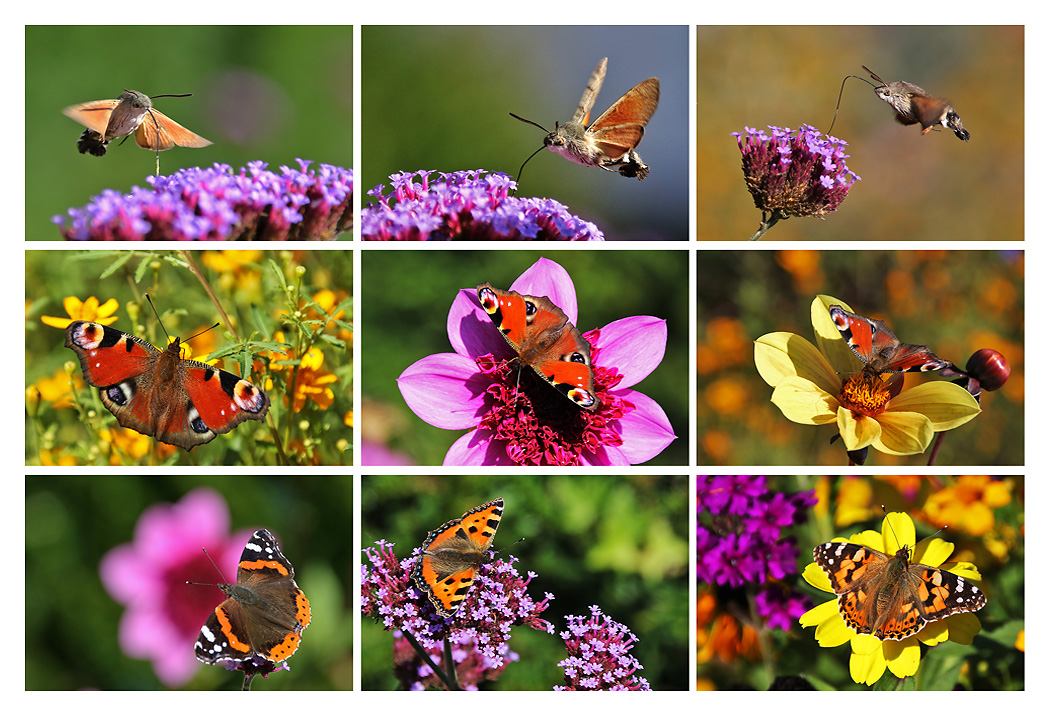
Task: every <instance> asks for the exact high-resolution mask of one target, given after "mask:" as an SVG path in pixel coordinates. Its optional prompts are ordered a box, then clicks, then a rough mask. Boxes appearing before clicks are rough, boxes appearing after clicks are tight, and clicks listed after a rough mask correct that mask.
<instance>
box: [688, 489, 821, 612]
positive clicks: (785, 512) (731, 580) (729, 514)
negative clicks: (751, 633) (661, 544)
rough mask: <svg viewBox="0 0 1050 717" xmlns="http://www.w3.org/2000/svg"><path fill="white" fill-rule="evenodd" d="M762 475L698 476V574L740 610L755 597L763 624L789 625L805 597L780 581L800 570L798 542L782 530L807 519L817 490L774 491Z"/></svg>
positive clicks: (806, 603) (804, 603) (806, 606)
mask: <svg viewBox="0 0 1050 717" xmlns="http://www.w3.org/2000/svg"><path fill="white" fill-rule="evenodd" d="M768 483H769V481H768V479H767V478H766V476H748V475H700V476H697V477H696V514H697V525H696V577H697V581H698V582H701V583H707V584H709V585H720V586H723V587H726V586H727V587H728V588H730V590H723V591H722V593H721V594H722V596H723V598H724V599H725V600H728V601H733V600H736V601H738V602H739V603H741V605H740V609H741V610H744V611H746V609H747V608H746V607H745V606H750V605H751V604H752V600H751V599H747V598H746V597H742V596H738V594H737V592H736V591H741V590H743V591H744V593H745V594H746V595H750V596H751V597H752V598H753V604H754V606H755V608H756V610H757V612H758V616H759V617H761V618H763V619H764V620H765V623H766V626H767V627H769V628H773V629H780V630H789V629H790V628H791V626H792V625H794V624H795V620H797V619H798V618H799V617H800V616H801V615H802V613H804V612H806V610H808V609H809V605H810V603H809V599H808V598H807V597H806V596H805V595H803V594H802V593H799V592H797V591H795V590H789V589H787V588H785V587H784V586H783V585H782V583H781V582H780V581H783V580H785V578H788V579H790V578H791V577H793V576H794V575H796V574H797V573H798V558H799V551H798V546H797V545H796V543H795V539H794V537H793V536H790V535H784V534H783V533H784V531H787V530H789V529H791V528H792V527H793V526H795V525H800V524H802V523H804V522H805V520H806V513H807V511H808V509H809V508H810V507H812V506H813V505H815V504H816V502H817V497H816V492H815V491H812V490H810V491H803V492H798V493H783V492H773V491H772V490H771V488H770V487H769V485H768Z"/></svg>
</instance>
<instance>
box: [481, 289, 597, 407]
mask: <svg viewBox="0 0 1050 717" xmlns="http://www.w3.org/2000/svg"><path fill="white" fill-rule="evenodd" d="M478 299H479V300H480V301H481V306H482V308H483V309H485V312H486V313H487V314H488V315H489V318H490V319H492V322H493V323H494V324H495V325H496V328H497V329H498V330H499V332H500V334H501V335H502V336H503V338H504V339H506V341H507V343H508V344H509V345H510V347H511V348H512V349H514V350H515V351H516V352H517V354H518V360H519V361H520V362H521V363H522V364H523V365H526V366H529V367H530V368H532V370H533V371H535V372H536V373H537V374H538V375H539V376H540V378H542V379H543V380H544V381H546V382H547V383H549V384H550V385H552V386H554V388H556V389H557V390H558V391H560V392H561V393H562V394H564V395H565V396H566V397H568V398H569V400H571V401H573V402H574V403H576V404H577V405H578V406H580V407H581V408H585V409H587V410H589V411H593V410H595V409H597V408H598V406H599V405H600V402H599V400H598V397H597V395H595V393H594V371H593V369H592V367H591V345H590V344H589V343H587V341H586V339H584V338H583V334H581V333H580V331H579V329H577V328H576V327H575V326H573V325H572V324H570V323H569V319H568V317H567V316H566V315H565V312H564V311H562V310H561V309H559V308H558V307H557V306H555V305H554V303H553V302H551V300H550V299H548V298H547V297H545V296H542V297H537V296H524V295H522V294H519V293H518V292H516V291H504V290H502V289H497V288H495V287H493V286H492V285H491V284H481V285H480V286H478Z"/></svg>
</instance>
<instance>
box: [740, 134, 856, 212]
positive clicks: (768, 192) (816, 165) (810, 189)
mask: <svg viewBox="0 0 1050 717" xmlns="http://www.w3.org/2000/svg"><path fill="white" fill-rule="evenodd" d="M768 127H769V130H770V132H772V134H773V136H772V137H770V136H769V135H767V134H766V131H765V130H761V129H755V128H754V127H746V126H745V127H744V131H743V132H732V133H730V134H731V135H732V136H734V137H736V143H737V146H738V147H739V148H740V153H741V154H742V155H743V159H742V167H743V170H744V179H745V181H746V182H747V189H748V191H749V192H751V196H752V198H753V199H754V200H755V206H756V207H758V208H759V209H761V210H762V211H763V212H774V213H776V214H777V215H778V216H780V217H781V218H784V217H788V216H796V217H811V216H816V217H823V216H824V215H825V214H828V213H829V212H833V211H835V209H836V208H837V207H838V206H839V204H841V203H842V201H843V200H844V199H845V198H846V195H847V194H848V193H849V190H850V188H851V187H852V186H853V184H854V182H856V181H858V180H860V177H859V176H857V175H856V174H855V173H853V172H852V171H850V168H849V167H847V166H846V161H845V160H846V158H847V157H849V155H848V154H846V153H845V151H844V150H843V148H844V147H846V146H847V143H846V142H845V141H843V140H841V139H838V138H836V137H829V136H826V135H824V134H822V133H821V132H820V131H819V130H817V129H816V128H815V127H811V126H810V125H807V124H804V125H802V126H801V127H799V128H798V131H797V132H795V131H794V130H789V129H787V128H785V127H775V126H773V125H768Z"/></svg>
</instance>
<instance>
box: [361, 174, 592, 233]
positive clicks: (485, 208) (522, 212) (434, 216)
mask: <svg viewBox="0 0 1050 717" xmlns="http://www.w3.org/2000/svg"><path fill="white" fill-rule="evenodd" d="M433 173H434V172H433V170H428V169H421V170H419V171H418V172H401V173H400V174H392V175H390V180H391V183H392V184H393V185H394V188H393V190H392V191H390V192H389V193H387V194H384V193H383V186H382V185H379V186H377V187H376V188H375V189H372V190H371V191H369V192H368V194H369V195H370V196H372V197H375V198H376V200H377V202H376V203H375V204H369V205H368V206H366V207H364V208H363V209H362V211H361V238H362V239H364V240H365V241H449V240H452V239H456V240H460V241H468V240H469V241H488V240H503V241H507V240H510V241H605V238H604V237H603V236H602V233H601V231H599V230H598V227H596V226H594V224H592V223H591V222H588V221H584V220H583V219H580V218H579V217H576V216H574V215H573V214H572V213H571V212H570V211H569V210H568V208H567V207H566V206H565V205H564V204H562V203H561V202H558V201H555V200H553V199H540V198H534V197H515V196H511V192H513V191H514V190H515V189H516V188H517V183H516V182H515V181H514V180H513V179H511V178H510V177H508V176H507V175H506V174H502V173H500V172H486V171H485V170H481V169H474V170H469V171H463V172H452V173H450V174H445V173H444V172H437V177H435V178H434V179H431V177H430V175H431V174H433ZM417 178H418V182H417V181H416V180H417Z"/></svg>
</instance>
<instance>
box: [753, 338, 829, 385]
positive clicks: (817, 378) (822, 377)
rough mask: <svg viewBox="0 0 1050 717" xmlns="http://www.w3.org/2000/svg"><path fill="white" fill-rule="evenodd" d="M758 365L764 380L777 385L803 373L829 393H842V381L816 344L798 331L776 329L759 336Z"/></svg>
mask: <svg viewBox="0 0 1050 717" xmlns="http://www.w3.org/2000/svg"><path fill="white" fill-rule="evenodd" d="M755 368H756V369H758V374H759V375H760V376H761V377H762V380H763V381H765V382H766V383H768V384H769V385H770V386H773V387H776V386H778V385H779V384H780V383H781V382H782V381H783V380H785V379H787V378H790V377H793V376H801V377H803V378H806V379H809V380H810V381H812V382H813V383H815V384H817V385H818V386H820V387H821V388H822V389H824V390H825V391H827V392H828V393H831V394H835V393H838V390H839V386H840V385H841V382H840V381H839V379H838V376H836V375H835V372H834V371H833V370H832V368H831V365H830V364H828V362H827V359H825V358H824V357H823V356H822V355H821V354H820V352H819V351H817V349H816V347H815V346H813V344H811V343H810V342H809V341H806V340H805V339H804V338H802V337H801V336H799V335H798V334H792V333H789V332H787V331H776V332H774V333H771V334H766V335H765V336H760V337H759V338H758V339H756V340H755Z"/></svg>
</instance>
